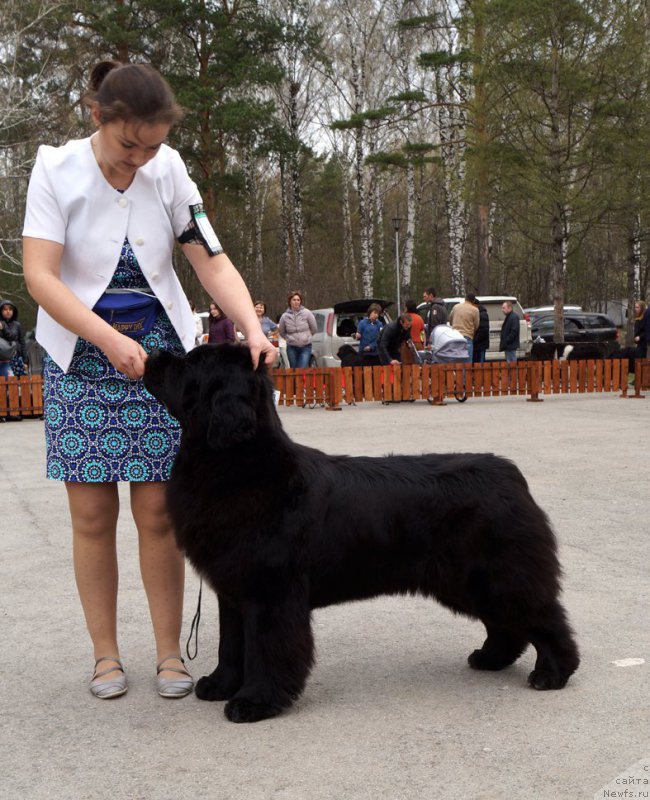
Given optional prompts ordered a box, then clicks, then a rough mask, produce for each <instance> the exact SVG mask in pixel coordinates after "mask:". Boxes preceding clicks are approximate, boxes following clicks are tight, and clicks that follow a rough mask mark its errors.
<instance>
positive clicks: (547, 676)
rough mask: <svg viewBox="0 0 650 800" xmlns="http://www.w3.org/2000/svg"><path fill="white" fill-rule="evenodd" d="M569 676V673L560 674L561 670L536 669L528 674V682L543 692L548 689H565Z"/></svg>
mask: <svg viewBox="0 0 650 800" xmlns="http://www.w3.org/2000/svg"><path fill="white" fill-rule="evenodd" d="M569 677H570V676H569V675H560V673H559V672H551V671H549V670H542V669H534V670H533V671H532V672H531V673H530V675H529V676H528V683H529V685H530V686H532V687H533V689H538V690H539V691H542V692H543V691H546V690H547V689H563V688H564V687H565V686H566V684H567V681H568V680H569Z"/></svg>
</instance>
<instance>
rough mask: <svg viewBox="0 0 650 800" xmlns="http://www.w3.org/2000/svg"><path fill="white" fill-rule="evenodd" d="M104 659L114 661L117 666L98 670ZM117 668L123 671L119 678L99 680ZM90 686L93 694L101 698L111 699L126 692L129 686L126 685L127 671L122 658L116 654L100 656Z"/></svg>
mask: <svg viewBox="0 0 650 800" xmlns="http://www.w3.org/2000/svg"><path fill="white" fill-rule="evenodd" d="M102 661H114V662H115V663H116V664H117V666H116V667H109V668H108V669H104V670H102V671H101V672H97V665H98V664H100V663H101V662H102ZM117 670H119V671H120V672H121V673H122V674H121V675H118V677H117V678H111V679H110V680H108V681H101V680H99V678H102V677H103V676H104V675H108V674H109V672H115V671H117ZM88 688H89V689H90V691H91V694H93V695H94V696H95V697H98V698H99V699H100V700H110V699H111V698H112V697H120V695H123V694H126V690H127V689H128V688H129V687H128V686H127V685H126V673H125V672H124V665H123V664H122V662H121V661H120V659H119V658H116V657H115V656H102V657H101V658H98V659H97V661H95V671H94V672H93V676H92V678H91V679H90V686H89V687H88Z"/></svg>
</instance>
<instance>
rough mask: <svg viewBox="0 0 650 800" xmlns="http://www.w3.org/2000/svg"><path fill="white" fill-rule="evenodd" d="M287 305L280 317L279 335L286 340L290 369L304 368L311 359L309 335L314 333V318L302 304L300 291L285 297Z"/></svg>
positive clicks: (315, 327) (315, 328)
mask: <svg viewBox="0 0 650 800" xmlns="http://www.w3.org/2000/svg"><path fill="white" fill-rule="evenodd" d="M287 302H288V303H289V307H288V308H287V310H286V311H285V312H284V314H283V315H282V316H281V317H280V323H279V325H278V328H279V330H280V336H283V337H284V338H285V340H286V342H287V358H288V359H289V367H290V368H291V369H306V368H307V367H308V366H309V362H310V361H311V337H312V336H313V335H314V334H315V333H316V330H317V326H316V319H315V317H314V315H313V314H312V313H311V311H310V310H309V309H308V308H305V307H304V305H303V304H302V295H301V294H300V292H291V293H290V294H289V295H288V297H287Z"/></svg>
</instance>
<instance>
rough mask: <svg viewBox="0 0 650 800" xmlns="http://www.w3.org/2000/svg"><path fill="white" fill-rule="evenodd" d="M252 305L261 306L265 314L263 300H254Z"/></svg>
mask: <svg viewBox="0 0 650 800" xmlns="http://www.w3.org/2000/svg"><path fill="white" fill-rule="evenodd" d="M253 305H254V306H262V308H263V309H264V313H265V314H266V303H265V302H264V300H256V301H255V302H254V303H253Z"/></svg>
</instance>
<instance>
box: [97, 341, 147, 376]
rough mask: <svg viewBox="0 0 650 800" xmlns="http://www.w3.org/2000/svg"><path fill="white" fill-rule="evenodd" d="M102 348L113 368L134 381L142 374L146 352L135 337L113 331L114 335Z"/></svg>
mask: <svg viewBox="0 0 650 800" xmlns="http://www.w3.org/2000/svg"><path fill="white" fill-rule="evenodd" d="M102 349H103V350H104V353H106V357H107V358H108V360H109V361H110V362H111V364H112V365H113V366H114V367H115V369H116V370H117V371H118V372H122V373H123V374H124V375H126V376H127V378H131V380H132V381H136V380H138V379H139V378H141V377H142V376H143V375H144V365H145V362H146V360H147V353H146V352H145V351H144V350H143V349H142V347H141V346H140V345H139V344H138V342H136V340H135V339H131V338H130V337H129V336H125V335H124V334H123V333H118V332H117V331H115V336H114V337H112V338H111V340H110V342H109V343H108V344H106V345H105V346H104V347H103V348H102Z"/></svg>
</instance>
